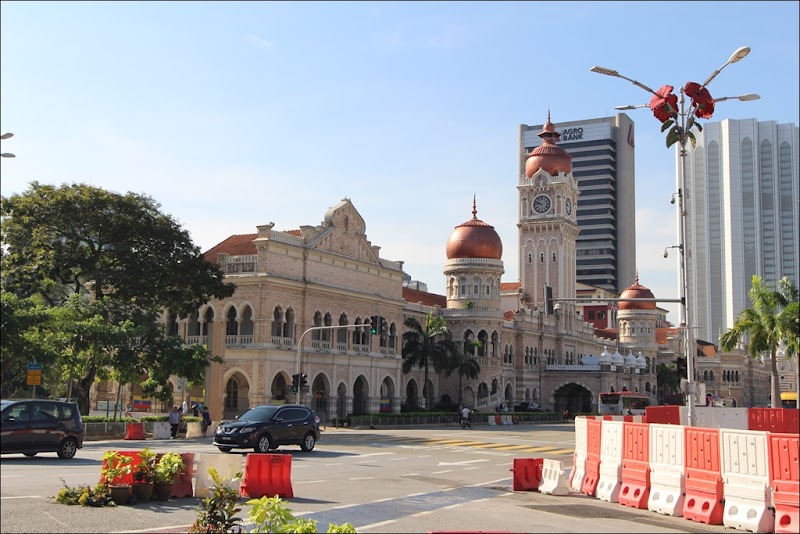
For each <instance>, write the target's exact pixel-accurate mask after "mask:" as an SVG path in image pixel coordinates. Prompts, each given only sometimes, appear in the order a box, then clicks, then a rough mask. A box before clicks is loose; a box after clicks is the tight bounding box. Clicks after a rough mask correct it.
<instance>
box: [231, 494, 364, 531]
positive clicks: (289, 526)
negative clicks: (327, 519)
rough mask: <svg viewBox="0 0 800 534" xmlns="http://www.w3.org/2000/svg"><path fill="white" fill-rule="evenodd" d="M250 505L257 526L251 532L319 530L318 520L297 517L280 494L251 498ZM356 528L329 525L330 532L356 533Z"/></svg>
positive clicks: (344, 525) (345, 524)
mask: <svg viewBox="0 0 800 534" xmlns="http://www.w3.org/2000/svg"><path fill="white" fill-rule="evenodd" d="M246 504H247V505H248V506H250V511H249V512H247V515H248V517H249V518H250V521H252V522H253V524H254V525H255V527H254V528H253V529H252V530H251V531H250V532H298V533H315V532H317V521H316V520H313V519H307V518H305V517H301V518H300V519H295V517H294V516H293V515H292V512H291V510H289V508H287V507H286V503H285V502H284V501H283V500H282V499H281V498H280V497H278V496H275V497H266V496H265V497H261V498H260V499H251V500H249V501H247V503H246ZM355 531H356V529H355V528H354V527H353V525H352V524H350V523H344V524H342V525H334V524H329V525H328V532H341V533H343V534H347V533H355Z"/></svg>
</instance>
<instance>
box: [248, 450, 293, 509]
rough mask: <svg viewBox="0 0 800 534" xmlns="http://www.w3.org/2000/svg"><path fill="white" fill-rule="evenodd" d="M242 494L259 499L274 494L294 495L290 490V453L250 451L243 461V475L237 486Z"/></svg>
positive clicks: (288, 497) (290, 496)
mask: <svg viewBox="0 0 800 534" xmlns="http://www.w3.org/2000/svg"><path fill="white" fill-rule="evenodd" d="M239 491H240V493H241V494H242V495H244V496H246V497H250V498H251V499H260V498H261V497H264V496H265V495H266V496H268V497H274V496H275V495H277V496H279V497H283V498H285V499H291V498H292V497H294V492H293V491H292V456H291V455H290V454H261V453H250V454H248V455H247V459H246V460H245V462H244V477H243V478H242V484H241V486H239Z"/></svg>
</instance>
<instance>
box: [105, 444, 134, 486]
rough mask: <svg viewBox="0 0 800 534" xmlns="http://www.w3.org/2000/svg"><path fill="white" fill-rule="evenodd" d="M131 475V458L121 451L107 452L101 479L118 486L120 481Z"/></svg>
mask: <svg viewBox="0 0 800 534" xmlns="http://www.w3.org/2000/svg"><path fill="white" fill-rule="evenodd" d="M130 473H131V457H130V456H127V455H125V454H121V453H120V452H119V451H106V452H105V453H104V454H103V467H102V468H101V469H100V479H101V480H102V481H103V482H105V483H106V484H109V485H112V486H113V485H114V484H116V483H117V482H118V481H119V479H121V478H122V477H124V476H126V475H129V474H130Z"/></svg>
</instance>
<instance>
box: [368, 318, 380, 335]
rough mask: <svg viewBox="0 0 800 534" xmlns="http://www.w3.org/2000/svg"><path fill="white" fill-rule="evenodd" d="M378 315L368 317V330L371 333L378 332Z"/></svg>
mask: <svg viewBox="0 0 800 534" xmlns="http://www.w3.org/2000/svg"><path fill="white" fill-rule="evenodd" d="M379 319H380V318H379V317H378V316H377V315H373V316H372V317H370V318H369V331H370V333H371V334H373V335H375V334H377V333H378V321H379Z"/></svg>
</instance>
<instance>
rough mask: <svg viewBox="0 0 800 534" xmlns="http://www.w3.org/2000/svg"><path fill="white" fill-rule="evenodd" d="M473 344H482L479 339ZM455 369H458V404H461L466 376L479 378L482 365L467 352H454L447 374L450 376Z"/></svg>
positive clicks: (472, 378)
mask: <svg viewBox="0 0 800 534" xmlns="http://www.w3.org/2000/svg"><path fill="white" fill-rule="evenodd" d="M472 344H473V345H480V342H479V341H473V342H472ZM453 371H458V404H461V401H462V397H461V395H462V393H463V392H464V388H463V385H462V384H463V380H464V377H465V376H466V377H467V378H468V379H470V380H475V379H477V378H478V377H479V376H480V374H481V365H480V364H479V363H478V361H477V360H476V359H475V358H474V357H473V356H472V355H471V354H467V353H465V352H462V353H456V354H453V356H452V359H451V360H450V362H449V365H448V368H447V371H446V373H447V376H450V375H451V374H452V373H453Z"/></svg>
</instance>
